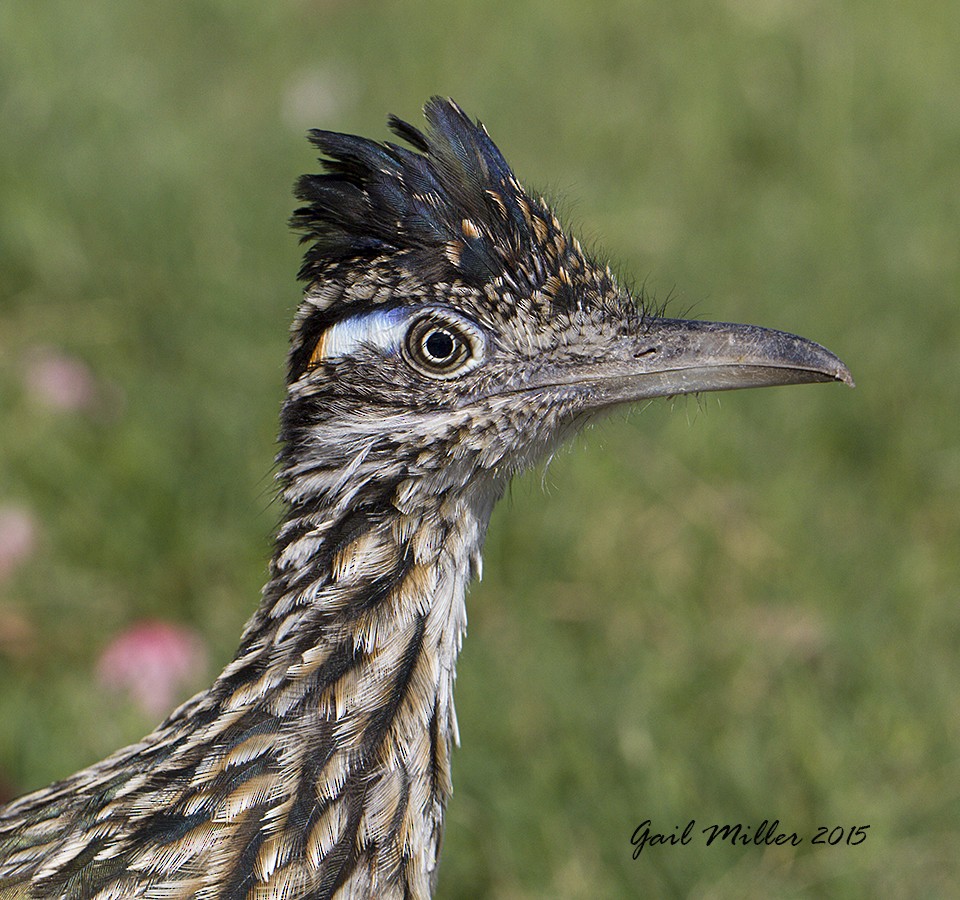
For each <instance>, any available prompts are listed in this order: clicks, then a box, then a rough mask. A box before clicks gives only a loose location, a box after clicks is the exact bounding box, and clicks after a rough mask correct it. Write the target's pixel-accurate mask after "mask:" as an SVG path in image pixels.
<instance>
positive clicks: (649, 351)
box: [633, 347, 660, 359]
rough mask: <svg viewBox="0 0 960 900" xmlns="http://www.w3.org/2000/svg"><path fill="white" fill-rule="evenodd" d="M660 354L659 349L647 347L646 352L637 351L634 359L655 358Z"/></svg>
mask: <svg viewBox="0 0 960 900" xmlns="http://www.w3.org/2000/svg"><path fill="white" fill-rule="evenodd" d="M659 352H660V348H659V347H647V349H646V350H637V352H636V353H634V354H633V356H634V359H640V357H642V356H653V355H655V354H657V353H659Z"/></svg>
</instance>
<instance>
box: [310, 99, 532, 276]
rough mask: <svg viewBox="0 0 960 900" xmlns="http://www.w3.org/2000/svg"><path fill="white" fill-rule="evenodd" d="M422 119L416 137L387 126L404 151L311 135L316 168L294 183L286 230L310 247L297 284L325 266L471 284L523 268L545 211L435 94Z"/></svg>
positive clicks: (401, 125)
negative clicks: (363, 266)
mask: <svg viewBox="0 0 960 900" xmlns="http://www.w3.org/2000/svg"><path fill="white" fill-rule="evenodd" d="M424 116H425V118H426V120H427V129H426V131H425V132H424V131H421V130H420V129H419V128H416V127H415V126H413V125H411V124H409V123H408V122H404V121H402V120H400V119H398V118H396V117H395V116H391V117H390V119H389V125H390V130H391V131H392V132H393V133H394V134H395V135H396V136H397V137H398V138H399V139H401V140H402V141H404V142H406V143H407V144H409V145H410V147H412V149H408V148H406V147H403V146H400V145H398V144H395V143H392V142H389V141H387V142H382V143H381V142H377V141H372V140H369V139H367V138H362V137H357V136H355V135H347V134H338V133H336V132H331V131H320V130H314V131H311V132H310V140H311V142H312V143H313V144H314V145H315V146H316V147H317V148H318V149H319V150H320V151H321V153H322V154H323V156H322V157H321V163H322V165H323V169H324V172H323V174H319V175H304V176H303V177H302V178H300V180H299V181H298V182H297V185H296V196H297V198H298V199H300V200H302V201H303V202H304V203H305V204H306V205H305V206H302V207H301V208H299V209H298V210H297V211H296V212H295V213H294V216H293V219H292V220H291V221H292V225H293V226H294V227H295V228H296V229H298V230H300V231H302V232H303V239H302V240H303V241H304V242H308V243H311V246H310V247H309V249H308V250H307V252H306V254H305V258H304V263H303V268H302V269H301V271H300V277H301V279H303V280H305V281H308V282H313V281H317V280H319V279H321V278H322V277H324V276H325V275H326V274H328V273H329V271H330V269H331V267H334V266H337V265H339V264H343V263H347V264H349V263H350V262H351V261H352V262H362V261H364V260H370V259H373V258H376V257H381V256H394V257H396V261H397V264H398V265H400V266H402V267H403V268H405V269H406V270H407V271H409V272H411V273H414V274H415V275H417V276H418V277H419V278H421V279H422V280H424V281H429V282H438V283H439V282H453V281H461V282H465V283H467V284H471V285H475V286H479V285H480V284H483V283H485V282H487V281H489V280H490V279H492V278H494V277H496V276H497V275H500V274H503V273H504V272H517V271H521V272H522V271H529V270H530V269H531V266H530V265H529V261H530V258H531V256H532V255H533V254H535V253H536V250H535V248H534V247H533V245H532V241H533V235H534V231H533V230H532V228H531V225H532V223H533V217H535V218H537V219H539V220H541V221H543V222H544V223H547V222H549V221H550V216H549V214H548V213H547V211H546V210H545V209H544V208H543V206H542V204H540V203H539V202H537V201H534V200H532V199H531V198H529V197H528V196H527V195H526V194H525V193H524V191H523V189H522V187H521V186H520V184H519V183H518V182H517V179H516V178H515V176H514V174H513V172H512V171H511V170H510V167H509V166H508V165H507V162H506V160H505V159H504V158H503V155H502V154H501V153H500V151H499V150H498V149H497V147H496V145H495V144H494V143H493V141H492V140H491V139H490V136H489V135H488V134H487V132H486V130H485V129H484V128H483V126H482V125H481V124H480V123H479V122H474V121H472V120H471V119H470V118H469V117H468V116H467V115H466V113H464V111H463V110H462V109H461V108H460V107H459V106H458V105H457V104H456V103H454V102H453V101H452V100H448V99H444V98H441V97H434V98H432V99H431V100H430V101H429V102H428V103H427V104H426V105H425V106H424ZM532 268H534V269H536V268H539V267H537V266H533V267H532Z"/></svg>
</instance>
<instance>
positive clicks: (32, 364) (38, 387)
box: [23, 347, 99, 412]
mask: <svg viewBox="0 0 960 900" xmlns="http://www.w3.org/2000/svg"><path fill="white" fill-rule="evenodd" d="M23 380H24V383H25V384H26V387H27V390H28V391H29V392H30V394H31V396H32V397H33V399H34V400H35V401H37V402H38V403H39V404H41V405H42V406H47V407H49V408H50V409H55V410H59V411H60V412H77V411H81V410H90V409H91V408H93V406H94V405H95V404H96V402H97V399H98V395H99V391H98V389H97V382H96V379H95V378H94V377H93V373H92V372H91V371H90V369H89V368H88V367H87V365H86V364H85V363H83V362H81V361H80V360H79V359H75V358H74V357H72V356H67V355H65V354H64V353H61V352H60V351H58V350H55V349H53V348H50V347H41V348H38V349H37V350H36V351H35V352H34V354H33V355H32V358H30V359H29V361H28V362H27V367H26V370H25V372H24V376H23Z"/></svg>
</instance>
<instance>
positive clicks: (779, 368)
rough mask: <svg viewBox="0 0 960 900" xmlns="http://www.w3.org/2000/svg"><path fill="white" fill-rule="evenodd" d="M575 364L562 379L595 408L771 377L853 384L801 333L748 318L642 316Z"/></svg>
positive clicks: (770, 381) (769, 382)
mask: <svg viewBox="0 0 960 900" xmlns="http://www.w3.org/2000/svg"><path fill="white" fill-rule="evenodd" d="M576 369H577V371H576V374H574V373H572V372H571V373H570V374H571V376H572V377H571V378H570V382H569V383H571V384H573V383H576V384H577V385H578V386H579V387H580V388H581V389H582V390H584V391H585V393H586V394H587V402H588V404H589V405H590V406H592V407H594V408H597V409H600V408H604V407H607V406H612V405H615V404H619V403H630V402H634V401H637V400H644V399H647V398H650V397H668V396H674V395H677V394H694V393H700V392H702V391H733V390H737V389H739V388H755V387H768V386H773V385H778V384H805V383H807V382H812V381H842V382H843V383H844V384H848V385H850V387H853V386H854V384H853V377H852V376H851V375H850V372H849V370H848V369H847V367H846V366H845V365H844V364H843V363H842V362H841V361H840V360H839V359H838V358H837V357H836V356H834V355H833V354H832V353H831V352H830V351H829V350H827V349H826V348H825V347H821V346H820V345H819V344H815V343H814V342H813V341H808V340H807V339H806V338H802V337H798V336H797V335H795V334H787V333H786V332H783V331H773V330H772V329H769V328H759V327H757V326H756V325H733V324H728V323H725V322H691V321H686V320H683V319H647V320H646V321H645V322H644V324H643V325H642V327H641V328H640V329H639V330H638V332H637V333H635V334H633V335H627V336H624V337H622V338H621V339H619V340H618V341H616V342H615V343H614V345H613V346H611V347H610V348H609V353H608V354H607V356H606V358H605V359H604V360H602V361H596V362H593V361H591V362H589V363H581V364H579V365H577V366H576ZM563 380H564V381H565V380H566V379H563ZM555 383H556V382H555Z"/></svg>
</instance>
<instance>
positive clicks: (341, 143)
mask: <svg viewBox="0 0 960 900" xmlns="http://www.w3.org/2000/svg"><path fill="white" fill-rule="evenodd" d="M424 114H425V117H426V121H427V128H426V129H425V130H424V131H421V130H420V129H418V128H416V127H414V126H413V125H410V124H408V123H406V122H403V121H400V120H399V119H396V118H391V119H390V128H391V130H392V131H393V132H394V134H395V135H396V136H397V137H398V138H400V139H401V140H402V141H404V142H405V143H406V144H407V145H409V146H407V147H404V146H401V145H400V144H397V143H393V142H383V143H379V142H375V141H372V140H368V139H365V138H361V137H356V136H353V135H345V134H337V133H333V132H328V131H313V132H311V133H310V139H311V141H312V142H313V144H314V145H315V146H316V147H317V148H318V149H319V150H320V151H321V153H322V154H323V155H322V157H321V162H322V165H323V169H324V171H323V173H322V174H318V175H305V176H303V177H302V178H301V179H300V181H299V182H298V184H297V187H296V193H297V196H298V198H299V199H300V200H302V201H303V203H304V205H303V206H302V207H301V208H300V209H298V210H297V211H296V213H295V214H294V217H293V220H292V223H293V225H294V227H295V228H297V229H298V230H300V231H301V232H302V233H303V241H304V242H307V243H308V244H309V246H308V249H307V251H306V254H305V259H304V264H303V268H302V270H301V272H300V277H301V279H302V280H304V281H305V282H306V284H307V287H306V291H305V294H304V299H303V302H302V304H301V306H300V308H299V311H298V313H297V316H296V319H295V321H294V324H293V329H292V338H291V350H290V357H289V376H288V400H287V404H286V406H285V411H284V416H283V435H282V437H283V438H284V439H285V443H286V446H287V451H286V452H287V453H288V457H287V461H288V462H291V463H292V464H293V465H299V466H300V467H301V468H304V467H308V466H310V465H313V461H316V460H318V459H324V460H326V463H325V464H326V465H328V466H330V467H331V468H333V467H335V466H336V465H345V464H347V463H348V462H349V460H351V459H356V458H357V455H358V454H363V455H364V458H365V459H370V460H372V459H374V458H376V457H380V458H381V459H382V460H383V461H384V463H386V461H387V460H389V461H390V462H391V464H395V461H396V460H397V457H398V456H402V457H404V463H403V465H404V466H405V471H407V472H410V471H422V472H423V473H424V474H428V473H433V477H434V479H438V478H447V479H449V480H451V481H456V480H460V481H466V480H469V478H470V477H471V476H475V475H477V474H478V473H480V472H483V473H486V474H488V475H490V476H491V477H493V478H495V479H496V480H497V481H499V482H503V481H505V480H506V478H508V477H509V476H510V475H512V474H513V473H514V472H516V471H518V470H519V469H521V468H523V467H525V466H526V465H528V464H530V463H531V462H533V461H535V460H536V459H537V458H539V457H540V456H542V455H543V454H544V453H545V452H548V451H549V450H550V449H551V448H552V447H553V446H554V445H555V444H556V443H557V442H558V441H559V440H562V439H563V438H564V437H566V436H567V435H568V434H569V433H570V432H571V431H573V430H575V429H576V428H577V427H579V425H580V424H581V423H583V422H584V421H586V420H588V419H589V418H590V417H591V416H593V415H594V414H596V413H598V412H600V411H602V410H606V409H609V408H611V407H614V406H618V405H621V404H625V403H631V402H635V401H638V400H643V399H646V398H650V397H658V396H670V395H676V394H687V393H694V392H701V391H718V390H730V389H735V388H741V387H760V386H764V385H776V384H794V383H801V382H809V381H833V380H839V381H844V382H847V383H852V380H851V378H850V375H849V372H848V371H847V369H846V368H845V366H844V365H843V363H841V362H840V360H839V359H837V358H836V357H835V356H834V355H833V354H832V353H830V352H829V351H827V350H826V349H824V348H823V347H821V346H819V345H818V344H814V343H812V342H810V341H807V340H805V339H803V338H800V337H796V336H793V335H789V334H785V333H782V332H777V331H771V330H768V329H762V328H757V327H755V326H746V325H731V324H725V323H708V322H694V321H685V320H679V319H669V318H664V317H662V316H659V315H657V314H655V313H654V312H652V311H650V310H648V309H645V308H644V304H643V302H642V300H639V298H634V297H632V296H630V294H629V293H628V292H627V291H625V290H624V289H623V288H621V287H620V285H618V283H617V281H616V279H615V278H614V276H613V275H612V274H611V272H610V270H609V268H607V267H606V266H604V265H601V264H599V263H598V262H596V261H595V260H594V259H593V258H591V256H590V255H589V254H587V253H585V252H584V250H583V249H582V247H581V246H580V244H579V242H578V241H577V240H576V238H573V237H571V236H569V235H568V234H567V232H566V231H565V230H564V228H563V227H562V225H561V223H560V222H559V220H558V219H557V217H556V216H555V215H554V214H553V213H552V212H551V210H550V209H549V208H548V206H547V204H546V202H545V201H544V200H542V199H539V198H536V197H534V196H532V195H530V194H528V193H527V192H526V191H525V190H524V188H523V187H522V186H521V184H520V183H519V181H518V180H517V178H516V177H515V175H514V174H513V172H512V171H511V169H510V167H509V166H508V165H507V163H506V161H505V159H504V158H503V156H502V154H501V153H500V151H499V150H498V148H497V147H496V145H495V144H494V143H493V141H492V140H491V139H490V136H489V135H488V134H487V132H486V130H485V129H484V127H483V126H482V125H481V124H480V123H479V122H474V121H472V120H471V119H470V118H469V117H468V116H467V115H466V114H465V113H464V112H463V110H461V109H460V107H459V106H457V105H456V104H455V103H454V102H453V101H450V100H445V99H441V98H433V99H432V100H430V101H429V102H428V103H427V104H426V106H425V108H424Z"/></svg>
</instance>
